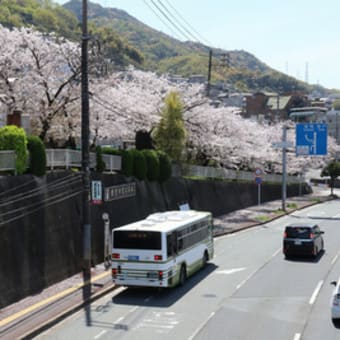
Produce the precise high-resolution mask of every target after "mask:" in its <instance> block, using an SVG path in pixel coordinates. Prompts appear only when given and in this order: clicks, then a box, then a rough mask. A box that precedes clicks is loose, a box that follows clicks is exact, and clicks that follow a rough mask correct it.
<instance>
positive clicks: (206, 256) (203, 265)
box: [202, 251, 209, 267]
mask: <svg viewBox="0 0 340 340" xmlns="http://www.w3.org/2000/svg"><path fill="white" fill-rule="evenodd" d="M208 260H209V257H208V253H207V252H206V251H205V252H204V254H203V259H202V267H205V266H206V265H207V262H208Z"/></svg>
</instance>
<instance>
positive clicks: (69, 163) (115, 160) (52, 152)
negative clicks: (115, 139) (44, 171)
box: [0, 149, 122, 173]
mask: <svg viewBox="0 0 340 340" xmlns="http://www.w3.org/2000/svg"><path fill="white" fill-rule="evenodd" d="M81 157H82V156H81V151H78V150H71V149H46V167H47V168H49V169H51V170H54V169H57V168H66V169H70V168H81ZM15 159H16V156H15V152H14V151H13V150H6V151H0V171H14V172H15V169H16V167H15ZM103 161H104V162H105V170H104V171H105V172H111V173H112V172H114V171H119V170H121V168H122V160H121V156H117V155H105V154H104V155H103ZM95 167H96V154H95V153H93V152H90V168H91V169H94V168H95Z"/></svg>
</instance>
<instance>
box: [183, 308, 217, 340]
mask: <svg viewBox="0 0 340 340" xmlns="http://www.w3.org/2000/svg"><path fill="white" fill-rule="evenodd" d="M214 315H215V312H212V313H211V314H210V315H209V317H208V319H207V320H205V321H204V322H203V323H202V324H201V325H200V326H199V327H198V328H197V329H196V330H195V332H194V334H192V335H191V336H190V337H189V338H188V340H193V339H194V338H195V337H196V335H197V334H198V333H199V332H200V331H201V330H202V329H203V328H204V327H205V325H206V324H207V323H208V322H209V320H210V319H211V318H212V317H213V316H214Z"/></svg>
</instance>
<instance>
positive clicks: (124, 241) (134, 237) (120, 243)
mask: <svg viewBox="0 0 340 340" xmlns="http://www.w3.org/2000/svg"><path fill="white" fill-rule="evenodd" d="M113 248H116V249H146V250H161V249H162V241H161V233H160V232H158V231H144V230H117V231H114V239H113Z"/></svg>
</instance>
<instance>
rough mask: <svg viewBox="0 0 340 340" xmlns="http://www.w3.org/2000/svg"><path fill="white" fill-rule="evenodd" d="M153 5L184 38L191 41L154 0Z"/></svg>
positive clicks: (152, 0)
mask: <svg viewBox="0 0 340 340" xmlns="http://www.w3.org/2000/svg"><path fill="white" fill-rule="evenodd" d="M151 3H152V4H153V5H154V7H156V8H157V10H158V11H159V12H160V13H161V14H162V15H163V16H164V18H165V19H166V20H167V21H169V23H170V24H171V25H172V26H173V27H174V28H175V29H176V30H177V31H178V32H179V33H180V34H181V35H182V36H183V37H185V38H186V39H187V40H190V37H189V36H188V35H187V34H186V33H185V32H184V31H183V30H182V29H181V28H179V27H178V25H176V24H175V23H174V22H173V21H172V20H171V19H170V18H169V16H168V15H167V14H166V13H165V12H164V11H163V10H162V9H161V8H160V7H159V6H158V5H157V4H156V3H155V1H154V0H151Z"/></svg>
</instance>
